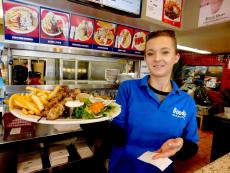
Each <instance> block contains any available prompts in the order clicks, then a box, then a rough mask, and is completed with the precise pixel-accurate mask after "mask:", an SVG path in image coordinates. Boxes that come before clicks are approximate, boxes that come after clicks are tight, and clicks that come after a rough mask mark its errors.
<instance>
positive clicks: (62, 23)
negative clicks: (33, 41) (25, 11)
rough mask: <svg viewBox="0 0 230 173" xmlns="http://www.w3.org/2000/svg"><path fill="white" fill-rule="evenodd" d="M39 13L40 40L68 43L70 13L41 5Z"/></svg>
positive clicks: (49, 42)
mask: <svg viewBox="0 0 230 173" xmlns="http://www.w3.org/2000/svg"><path fill="white" fill-rule="evenodd" d="M40 15H41V16H40V19H41V20H40V21H41V22H40V23H41V24H40V26H41V27H40V42H41V43H45V44H55V45H68V37H69V17H70V14H69V13H65V12H62V11H58V10H54V9H49V8H43V7H42V8H41V13H40Z"/></svg>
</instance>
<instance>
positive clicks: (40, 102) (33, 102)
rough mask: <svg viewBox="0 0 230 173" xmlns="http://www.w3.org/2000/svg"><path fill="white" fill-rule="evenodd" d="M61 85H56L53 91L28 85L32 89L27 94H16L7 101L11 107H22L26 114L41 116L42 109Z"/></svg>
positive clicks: (28, 88)
mask: <svg viewBox="0 0 230 173" xmlns="http://www.w3.org/2000/svg"><path fill="white" fill-rule="evenodd" d="M60 88H61V87H60V86H56V87H55V88H54V90H53V91H48V90H44V89H40V88H34V87H30V86H28V87H26V89H27V90H29V91H31V92H30V93H27V94H14V95H12V96H11V97H10V98H9V100H7V101H6V102H5V103H7V104H8V105H9V109H10V110H11V109H14V108H17V109H21V110H22V112H23V113H24V114H26V115H38V116H41V111H42V110H43V109H44V105H46V104H47V103H48V101H49V100H50V99H51V98H53V97H55V96H56V95H57V93H58V91H59V90H60Z"/></svg>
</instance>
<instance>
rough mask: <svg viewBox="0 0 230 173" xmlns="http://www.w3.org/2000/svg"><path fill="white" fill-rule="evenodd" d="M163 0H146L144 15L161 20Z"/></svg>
mask: <svg viewBox="0 0 230 173" xmlns="http://www.w3.org/2000/svg"><path fill="white" fill-rule="evenodd" d="M162 14H163V0H147V5H146V16H148V17H151V18H152V19H156V20H159V21H162Z"/></svg>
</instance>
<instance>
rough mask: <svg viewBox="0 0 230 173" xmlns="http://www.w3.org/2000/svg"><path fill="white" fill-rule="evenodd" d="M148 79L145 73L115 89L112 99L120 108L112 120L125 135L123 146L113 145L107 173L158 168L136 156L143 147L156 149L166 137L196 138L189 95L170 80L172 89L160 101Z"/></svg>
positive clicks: (146, 172) (154, 171)
mask: <svg viewBox="0 0 230 173" xmlns="http://www.w3.org/2000/svg"><path fill="white" fill-rule="evenodd" d="M148 79H149V76H145V77H144V78H142V79H137V80H128V81H125V82H123V83H122V84H121V85H120V87H119V89H118V95H117V98H116V102H117V103H119V104H120V105H121V109H122V111H121V113H120V115H119V116H117V117H116V118H114V119H113V121H112V122H113V123H115V124H117V125H119V126H120V127H122V128H124V129H125V131H126V133H127V137H128V139H127V143H126V145H125V146H123V147H113V150H112V154H111V157H110V162H109V173H143V172H144V173H157V172H161V171H160V170H159V169H158V168H157V167H155V166H153V165H150V164H147V163H145V162H142V161H140V160H138V159H137V158H138V157H139V156H140V155H141V154H143V153H144V152H146V151H155V150H157V149H159V148H160V147H161V145H162V144H163V143H164V142H165V141H166V140H168V139H170V138H176V137H182V138H184V139H186V140H189V141H192V142H194V143H197V142H198V134H197V123H196V106H195V102H194V100H193V98H192V97H191V96H189V95H188V94H187V93H186V92H183V91H181V90H180V89H179V88H178V86H177V85H176V83H175V82H174V81H171V84H172V86H173V89H172V91H171V92H170V93H169V94H168V95H167V96H166V98H165V100H164V101H163V102H162V103H160V101H159V100H158V98H157V96H156V95H155V93H154V92H153V91H152V90H151V89H150V88H149V86H148ZM168 170H170V169H168ZM166 172H167V171H166ZM169 172H170V171H169Z"/></svg>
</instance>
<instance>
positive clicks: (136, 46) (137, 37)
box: [131, 29, 149, 55]
mask: <svg viewBox="0 0 230 173" xmlns="http://www.w3.org/2000/svg"><path fill="white" fill-rule="evenodd" d="M148 34H149V32H148V31H143V30H139V29H135V30H134V35H133V40H132V46H131V53H133V54H137V55H143V54H144V50H145V43H146V35H148Z"/></svg>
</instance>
